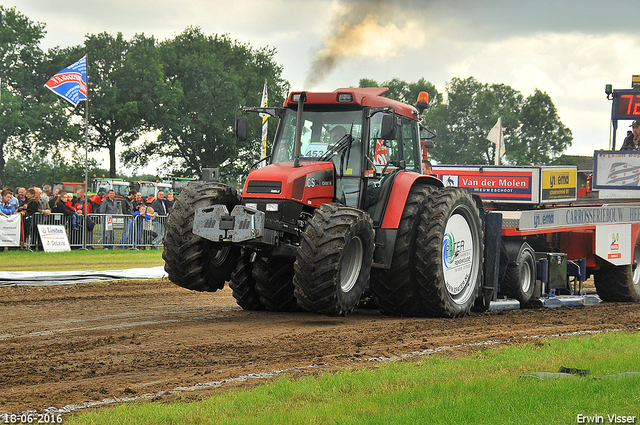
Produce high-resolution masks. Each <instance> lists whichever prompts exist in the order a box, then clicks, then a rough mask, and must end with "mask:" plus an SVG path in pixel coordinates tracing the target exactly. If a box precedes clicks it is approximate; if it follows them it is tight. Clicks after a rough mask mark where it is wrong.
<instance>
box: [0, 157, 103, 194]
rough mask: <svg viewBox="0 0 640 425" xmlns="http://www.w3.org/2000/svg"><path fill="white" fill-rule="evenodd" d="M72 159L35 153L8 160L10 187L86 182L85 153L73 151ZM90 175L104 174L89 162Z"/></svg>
mask: <svg viewBox="0 0 640 425" xmlns="http://www.w3.org/2000/svg"><path fill="white" fill-rule="evenodd" d="M70 153H71V157H70V158H69V159H65V158H63V157H62V156H55V155H54V157H53V158H52V157H51V155H44V154H42V153H38V152H36V153H33V154H32V155H28V156H22V157H18V158H9V159H8V160H7V165H6V170H7V181H6V185H7V186H9V187H14V188H15V187H16V186H25V187H29V186H31V185H32V184H35V185H37V186H40V187H42V186H44V185H45V184H52V183H54V182H82V181H84V168H85V164H84V152H81V151H78V150H76V149H72V150H71V151H70ZM88 165H89V172H90V173H91V174H90V175H93V174H96V173H100V174H101V173H102V171H101V170H99V169H98V166H97V162H96V161H95V160H93V159H90V160H89V164H88Z"/></svg>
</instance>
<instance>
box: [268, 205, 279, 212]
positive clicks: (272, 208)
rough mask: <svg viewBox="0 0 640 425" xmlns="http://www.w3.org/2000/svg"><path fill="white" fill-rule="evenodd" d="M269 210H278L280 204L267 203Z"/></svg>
mask: <svg viewBox="0 0 640 425" xmlns="http://www.w3.org/2000/svg"><path fill="white" fill-rule="evenodd" d="M267 211H278V204H267Z"/></svg>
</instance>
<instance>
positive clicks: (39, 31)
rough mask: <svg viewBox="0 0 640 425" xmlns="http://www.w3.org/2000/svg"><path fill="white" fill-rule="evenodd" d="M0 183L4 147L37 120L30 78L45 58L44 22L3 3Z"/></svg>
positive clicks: (0, 181)
mask: <svg viewBox="0 0 640 425" xmlns="http://www.w3.org/2000/svg"><path fill="white" fill-rule="evenodd" d="M0 25H1V26H0V61H1V62H2V66H1V67H0V186H4V185H5V182H6V175H5V164H6V161H5V149H6V148H7V147H8V146H9V145H10V144H12V143H19V142H20V141H24V140H26V139H27V138H28V136H29V129H30V127H31V126H33V125H34V121H35V120H37V115H35V114H34V113H33V112H34V111H33V109H32V108H31V107H30V106H31V104H32V103H33V100H34V98H33V96H32V93H31V92H30V91H29V88H30V87H29V85H28V83H30V79H31V77H32V76H33V73H34V72H35V67H36V64H37V63H38V62H39V61H40V60H41V58H42V51H41V50H40V48H39V44H40V40H41V39H42V38H43V37H44V34H45V30H44V24H42V23H34V22H32V21H31V20H29V18H27V17H26V16H24V15H22V14H21V13H20V12H18V11H16V9H15V7H14V8H11V9H7V8H5V7H3V6H1V5H0Z"/></svg>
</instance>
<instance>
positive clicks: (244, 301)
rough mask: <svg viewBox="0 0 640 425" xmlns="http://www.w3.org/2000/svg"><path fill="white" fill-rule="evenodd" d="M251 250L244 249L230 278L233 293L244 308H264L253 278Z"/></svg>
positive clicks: (253, 309) (251, 309)
mask: <svg viewBox="0 0 640 425" xmlns="http://www.w3.org/2000/svg"><path fill="white" fill-rule="evenodd" d="M251 254H252V252H251V251H246V250H245V251H243V252H242V254H241V255H240V258H239V259H238V262H237V264H236V267H235V269H234V270H233V273H231V277H230V279H229V288H231V294H232V295H233V298H235V299H236V303H237V304H238V305H239V306H240V307H242V309H243V310H249V311H259V310H264V305H263V304H262V302H261V301H260V295H259V294H258V292H257V291H256V280H255V279H254V278H253V263H252V262H251Z"/></svg>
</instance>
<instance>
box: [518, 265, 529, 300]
mask: <svg viewBox="0 0 640 425" xmlns="http://www.w3.org/2000/svg"><path fill="white" fill-rule="evenodd" d="M531 276H532V270H531V264H530V263H529V261H523V263H522V270H521V273H520V287H521V288H522V292H524V293H525V294H526V293H528V292H529V289H530V288H531Z"/></svg>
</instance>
